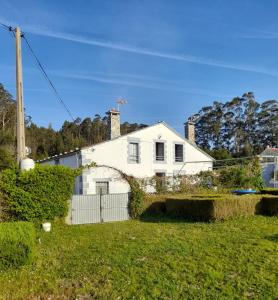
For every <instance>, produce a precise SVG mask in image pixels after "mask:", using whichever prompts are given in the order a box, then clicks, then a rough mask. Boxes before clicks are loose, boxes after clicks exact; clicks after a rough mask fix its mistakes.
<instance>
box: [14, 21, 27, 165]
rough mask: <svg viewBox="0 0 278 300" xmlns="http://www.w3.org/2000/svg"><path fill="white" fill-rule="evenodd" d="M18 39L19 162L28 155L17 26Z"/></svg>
mask: <svg viewBox="0 0 278 300" xmlns="http://www.w3.org/2000/svg"><path fill="white" fill-rule="evenodd" d="M15 41H16V104H17V106H16V116H17V123H16V134H17V152H16V153H17V162H18V164H19V163H20V161H21V160H22V159H24V158H25V157H26V149H25V118H24V106H23V84H22V58H21V31H20V28H19V27H16V28H15Z"/></svg>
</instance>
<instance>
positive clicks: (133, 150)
mask: <svg viewBox="0 0 278 300" xmlns="http://www.w3.org/2000/svg"><path fill="white" fill-rule="evenodd" d="M128 156H129V162H131V163H137V164H138V163H139V144H138V143H134V142H131V143H129V145H128Z"/></svg>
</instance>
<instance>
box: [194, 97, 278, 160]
mask: <svg viewBox="0 0 278 300" xmlns="http://www.w3.org/2000/svg"><path fill="white" fill-rule="evenodd" d="M190 119H191V120H193V121H194V122H195V128H196V143H197V144H198V145H199V146H200V147H202V148H203V149H205V150H206V151H208V152H209V153H211V154H212V155H213V156H214V157H215V158H217V159H219V158H227V157H230V156H234V157H242V156H250V155H254V154H258V153H260V152H261V151H262V150H264V149H265V148H266V147H267V146H272V147H278V101H277V100H267V101H265V102H263V103H261V104H260V103H258V102H257V101H256V100H255V96H254V94H253V93H252V92H248V93H245V94H244V95H243V96H242V97H235V98H233V99H232V100H231V101H227V102H224V103H222V102H218V101H215V102H214V103H213V105H212V106H205V107H203V108H202V109H201V110H200V111H199V112H198V113H197V114H195V115H193V116H191V118H190Z"/></svg>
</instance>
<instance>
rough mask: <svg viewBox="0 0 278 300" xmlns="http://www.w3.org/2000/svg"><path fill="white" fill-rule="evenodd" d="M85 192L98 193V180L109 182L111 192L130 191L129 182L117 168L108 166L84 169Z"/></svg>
mask: <svg viewBox="0 0 278 300" xmlns="http://www.w3.org/2000/svg"><path fill="white" fill-rule="evenodd" d="M82 175H83V176H82V177H83V194H86V195H88V194H96V182H98V181H106V182H108V183H109V194H119V193H128V192H129V191H130V187H129V184H128V183H127V182H126V181H125V180H124V179H122V178H121V175H120V173H119V172H117V171H116V170H113V169H111V168H108V167H96V168H90V169H87V170H84V171H83V174H82Z"/></svg>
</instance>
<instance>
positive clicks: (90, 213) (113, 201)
mask: <svg viewBox="0 0 278 300" xmlns="http://www.w3.org/2000/svg"><path fill="white" fill-rule="evenodd" d="M128 201H129V194H128V193H125V194H106V195H74V196H73V197H72V199H71V209H70V215H69V218H68V223H69V224H90V223H101V222H112V221H124V220H128V219H129V214H128Z"/></svg>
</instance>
